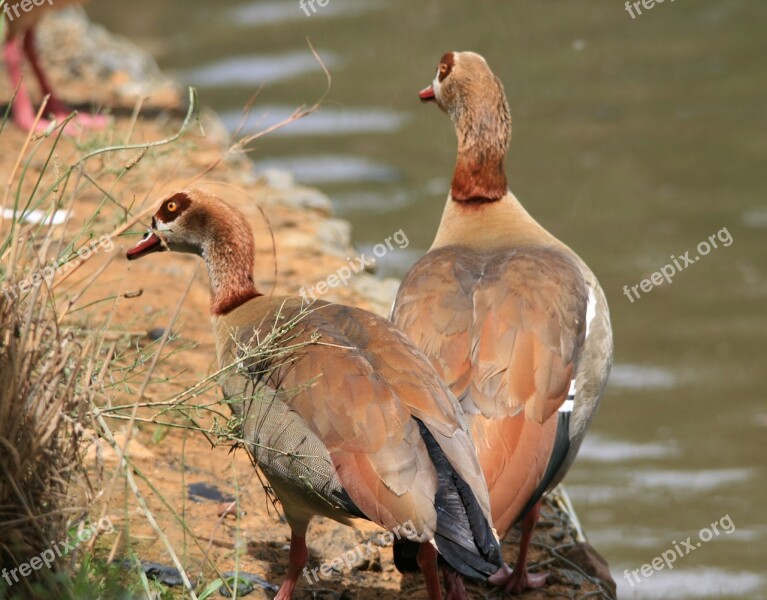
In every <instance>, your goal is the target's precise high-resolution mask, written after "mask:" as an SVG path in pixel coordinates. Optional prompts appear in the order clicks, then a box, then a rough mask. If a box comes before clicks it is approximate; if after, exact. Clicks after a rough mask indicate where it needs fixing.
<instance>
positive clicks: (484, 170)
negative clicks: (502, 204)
mask: <svg viewBox="0 0 767 600" xmlns="http://www.w3.org/2000/svg"><path fill="white" fill-rule="evenodd" d="M503 158H504V157H503V154H500V155H499V153H498V152H487V151H485V152H477V151H476V150H474V149H472V150H468V151H461V150H460V149H459V152H458V160H457V162H456V165H455V171H454V173H453V181H452V183H451V186H450V195H451V197H452V199H453V200H455V201H456V202H465V203H469V204H474V203H485V202H495V201H497V200H500V199H501V198H503V197H504V196H505V195H506V191H507V189H508V184H507V181H506V173H505V171H504V167H503Z"/></svg>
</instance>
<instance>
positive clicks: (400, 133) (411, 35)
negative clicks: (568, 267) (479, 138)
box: [88, 0, 767, 599]
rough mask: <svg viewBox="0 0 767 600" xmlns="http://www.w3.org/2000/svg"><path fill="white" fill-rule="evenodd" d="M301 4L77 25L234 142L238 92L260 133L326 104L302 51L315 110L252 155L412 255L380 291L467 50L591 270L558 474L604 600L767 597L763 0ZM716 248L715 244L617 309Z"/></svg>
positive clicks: (415, 210) (184, 3) (441, 153)
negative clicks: (606, 332)
mask: <svg viewBox="0 0 767 600" xmlns="http://www.w3.org/2000/svg"><path fill="white" fill-rule="evenodd" d="M306 6H307V10H308V11H309V13H310V14H309V16H307V14H306V13H305V11H304V10H303V9H302V8H301V7H300V5H299V0H284V1H279V2H278V1H271V2H269V1H267V2H253V1H245V0H223V1H221V0H219V1H217V2H210V1H202V0H165V1H163V2H156V1H155V0H133V1H132V2H130V3H117V2H114V1H109V0H101V1H100V2H94V3H92V4H91V5H89V7H88V12H89V14H90V15H91V16H92V17H93V18H94V20H96V21H99V22H102V23H104V24H105V25H106V26H107V27H108V28H109V29H111V30H112V31H115V32H118V33H122V34H125V35H127V36H129V37H130V38H131V39H133V40H134V41H135V42H136V43H138V44H139V45H141V46H143V47H145V48H146V49H148V50H149V51H150V52H152V53H153V54H154V55H155V56H156V57H157V59H158V61H159V63H160V65H161V67H162V68H163V69H164V70H165V71H166V72H167V73H169V74H171V75H173V76H175V77H177V78H178V79H179V80H180V81H181V82H183V83H188V84H192V85H195V86H197V87H198V89H199V93H200V98H201V101H202V102H203V103H204V104H206V105H208V106H211V107H213V108H215V109H216V110H217V111H219V113H220V114H221V115H222V116H223V118H224V121H225V122H226V123H227V124H228V125H230V126H234V124H236V123H237V121H238V120H239V115H240V111H241V109H242V107H243V106H244V105H245V103H246V102H247V101H248V99H249V98H250V97H251V96H252V95H253V94H254V93H255V92H256V91H258V90H260V92H259V96H258V99H257V102H256V105H255V107H256V110H255V112H254V114H253V117H252V118H253V119H254V120H253V123H254V124H255V123H259V124H261V125H265V124H269V123H272V122H274V121H275V120H277V119H280V118H283V117H284V116H285V115H288V114H290V113H291V112H292V111H293V110H294V108H295V107H296V106H298V105H301V104H304V103H307V104H311V103H313V102H314V101H315V100H316V99H317V98H319V97H320V96H321V95H322V94H323V92H324V89H325V80H324V75H323V74H322V71H321V70H320V68H319V67H318V65H317V63H316V61H315V60H314V58H313V57H312V55H311V53H310V51H309V49H308V46H307V43H306V38H307V36H308V37H309V38H310V39H311V41H312V43H313V44H314V46H315V47H316V48H317V50H318V52H319V53H320V55H321V56H322V58H323V60H324V62H325V64H326V65H327V66H328V68H329V69H330V71H331V72H332V76H333V81H332V88H331V91H330V94H329V96H328V98H327V100H326V102H325V104H324V106H323V108H322V110H321V111H320V112H318V113H316V114H314V115H312V116H311V117H309V118H307V119H306V120H303V121H300V122H298V123H295V124H294V125H292V126H291V127H289V128H286V129H284V130H282V131H280V132H279V134H277V135H273V136H270V137H268V138H264V139H261V140H259V142H258V146H257V147H256V148H255V149H254V152H253V154H252V156H253V158H254V159H255V161H256V162H257V163H258V166H259V168H265V167H268V166H278V167H286V168H289V169H290V170H292V171H293V172H294V173H295V174H296V176H297V178H298V179H299V180H300V181H304V182H306V183H308V184H312V185H316V186H318V187H319V188H321V189H322V190H323V191H325V192H326V193H328V194H329V195H330V196H331V197H332V199H333V201H334V204H335V207H336V211H337V213H338V214H339V215H340V216H342V217H344V218H346V219H348V220H350V221H351V222H352V223H353V225H354V239H355V243H356V244H357V246H359V247H360V249H365V248H370V247H372V246H373V245H375V244H376V243H378V242H380V241H382V240H383V239H385V238H386V237H387V236H389V235H391V234H392V233H393V232H395V231H397V230H399V229H400V228H402V229H404V231H405V232H406V234H407V236H408V238H409V239H410V242H411V244H410V246H409V247H408V248H407V250H402V251H399V252H391V253H389V254H388V255H387V257H386V261H384V262H383V264H382V265H381V270H382V273H384V274H387V275H395V276H397V275H401V274H402V273H404V272H405V270H406V269H407V268H408V266H409V265H410V264H412V262H413V261H414V260H416V259H417V258H418V256H419V255H420V254H421V253H422V252H423V251H424V249H426V248H427V247H428V246H429V244H430V242H431V239H432V237H433V235H434V232H435V230H436V227H437V223H438V220H439V215H440V214H441V211H442V207H443V204H444V200H445V197H446V194H447V189H448V185H449V180H450V176H451V171H452V166H453V161H454V158H455V137H454V133H453V129H452V126H451V124H450V123H449V121H448V119H447V118H446V117H445V116H444V115H443V114H441V113H440V111H439V110H437V109H436V108H435V107H434V106H430V105H429V106H423V105H420V104H419V102H418V99H417V96H416V94H417V92H418V90H420V89H421V88H422V87H424V86H425V85H426V84H427V83H428V81H429V80H430V79H431V77H432V74H433V70H434V68H435V66H436V63H437V61H438V59H439V57H440V56H441V55H442V54H443V53H444V52H446V51H449V50H461V49H472V50H475V51H478V52H480V53H482V54H483V55H485V57H486V58H487V59H488V61H489V63H490V65H491V66H492V67H493V69H494V70H495V72H496V73H497V75H498V76H499V77H500V78H501V79H502V80H503V81H504V83H505V86H506V90H507V93H508V96H509V102H510V104H511V107H512V112H513V119H514V136H513V140H512V145H511V151H510V154H509V158H508V172H509V175H510V177H509V179H510V184H511V187H512V189H513V190H514V192H515V193H516V195H517V197H518V198H519V199H520V200H521V201H522V202H523V203H524V204H525V205H526V206H527V208H528V209H529V210H530V212H532V213H533V215H535V216H536V217H537V218H538V220H539V221H541V222H542V223H543V224H544V225H545V226H546V227H547V228H548V229H549V230H551V231H552V232H554V233H555V234H556V235H557V236H559V237H560V238H561V239H562V240H564V241H566V242H567V243H568V244H569V245H570V246H571V247H572V248H574V249H575V250H576V251H577V252H578V253H579V254H580V255H581V256H582V257H583V258H584V259H585V260H586V262H588V263H589V265H590V266H591V267H592V269H593V270H594V272H595V273H596V274H597V275H598V277H599V278H600V280H601V282H602V285H603V287H604V288H605V291H606V293H607V296H608V300H609V301H610V305H611V309H612V318H613V327H614V330H615V338H616V367H615V370H614V373H613V376H612V379H611V382H610V385H609V388H608V391H607V395H606V398H605V401H604V404H603V408H602V409H601V412H600V414H599V416H598V418H597V420H596V422H595V424H594V427H593V431H592V435H591V436H590V438H589V439H588V441H587V443H586V445H585V447H584V448H583V451H582V454H581V457H580V459H579V460H578V462H577V464H576V466H575V467H574V468H573V470H572V472H571V473H570V475H569V477H568V479H567V489H568V490H569V492H570V494H571V496H572V498H573V501H574V503H575V505H576V508H577V509H578V513H579V515H580V517H581V520H582V521H583V524H584V527H585V529H586V531H587V532H588V534H589V536H590V540H591V541H592V543H593V544H594V545H595V546H596V547H597V548H598V549H599V551H600V552H602V553H603V554H604V555H605V557H606V558H607V559H608V560H609V562H610V564H611V566H612V568H613V571H614V575H615V578H616V580H617V581H618V583H619V586H620V595H621V597H623V598H701V597H706V598H749V599H750V598H765V597H767V574H766V573H765V565H766V564H767V550H765V548H767V519H766V518H765V512H767V511H766V509H765V507H767V484H765V453H766V450H767V447H766V446H767V444H766V443H765V441H766V440H767V406H765V403H764V397H765V393H766V390H765V388H766V387H767V386H765V383H767V378H766V377H765V370H766V368H767V365H766V364H765V338H766V334H767V318H766V317H765V301H766V300H767V261H765V258H766V257H767V251H766V250H765V242H764V240H765V234H766V233H767V198H766V197H765V190H767V169H766V168H765V158H766V157H767V136H766V135H765V126H766V125H767V110H766V109H767V103H765V100H766V99H767V98H765V92H766V91H767V78H766V77H765V75H767V73H766V72H765V60H764V57H765V55H767V36H765V35H764V23H765V22H767V3H765V2H764V1H763V0H730V1H728V2H721V1H718V2H714V1H710V0H696V1H695V2H692V1H689V2H675V3H671V2H666V3H663V4H656V5H655V6H654V7H653V8H652V9H651V10H646V9H643V13H642V14H641V15H636V14H635V16H634V18H632V16H631V15H630V14H629V13H628V12H627V11H626V10H625V9H624V5H623V3H622V2H619V1H612V2H608V1H606V0H599V1H595V2H589V3H585V2H572V1H571V0H551V1H547V2H533V1H532V0H527V1H517V2H483V3H475V4H472V5H471V6H470V5H469V3H467V2H458V1H457V0H443V1H437V0H426V1H424V2H417V3H414V2H405V1H404V0H392V1H389V2H383V1H382V0H380V1H375V0H328V1H327V2H326V6H324V7H323V6H320V5H319V4H317V3H316V2H315V4H314V6H315V8H316V9H317V11H316V13H312V12H311V8H310V7H309V6H308V4H307V5H306ZM725 232H726V233H725ZM717 233H720V236H719V238H717V239H719V240H725V239H730V243H729V244H727V245H725V244H723V243H721V244H718V246H719V247H718V248H717V249H712V250H710V252H708V253H707V254H706V255H705V256H701V258H700V260H699V261H698V262H696V263H695V264H691V265H689V266H688V267H687V268H686V269H684V270H683V271H681V272H679V273H678V274H677V275H676V276H675V277H674V278H673V280H672V282H671V283H670V284H664V285H661V286H658V287H656V288H654V289H652V290H651V291H650V292H641V290H640V293H641V295H640V297H639V298H636V297H634V298H633V299H629V298H628V297H627V295H625V293H624V286H628V287H629V288H630V287H631V286H634V285H636V284H639V282H640V281H641V280H642V279H644V278H645V277H647V276H648V275H650V274H652V273H653V272H654V271H657V270H659V269H660V268H661V267H663V266H664V265H666V264H667V263H670V262H671V260H672V259H671V256H672V255H673V256H675V257H680V256H682V255H684V253H685V252H686V251H688V250H689V251H690V256H694V255H695V254H697V253H698V248H697V247H698V244H699V243H700V242H701V241H706V240H709V236H711V235H714V236H716V234H717ZM704 250H705V248H704ZM728 516H729V517H728ZM728 519H729V520H728ZM715 522H716V523H718V524H719V525H720V526H719V527H718V531H719V534H718V535H716V534H714V533H713V531H712V529H711V525H712V523H715ZM729 523H731V524H732V527H729V525H728V524H729ZM726 525H727V527H725V526H726ZM704 528H708V529H707V530H708V531H709V532H710V535H711V539H710V541H705V538H707V537H709V533H705V532H704V531H702V530H703V529H704ZM728 531H729V533H728ZM688 536H689V537H690V538H691V540H690V541H691V543H692V545H693V547H694V551H691V550H687V551H686V552H689V554H685V555H684V556H682V557H680V558H676V559H675V562H674V563H673V565H672V566H673V569H670V568H668V567H666V566H664V568H663V569H662V570H659V571H653V573H652V575H651V576H650V577H647V578H642V579H641V581H640V582H639V583H637V582H636V581H635V580H634V581H633V585H632V584H630V583H628V582H627V580H626V579H625V578H624V576H623V573H624V570H625V569H628V570H629V571H632V570H635V569H640V568H641V567H642V565H644V564H645V563H650V562H651V561H652V560H653V558H655V557H658V556H661V555H662V554H663V553H664V552H667V551H670V550H671V549H672V548H674V546H675V545H680V544H681V541H682V540H686V539H687V538H688ZM701 540H703V541H701ZM697 542H700V546H697V545H695V544H696V543H697ZM682 552H683V553H684V552H685V547H684V546H682Z"/></svg>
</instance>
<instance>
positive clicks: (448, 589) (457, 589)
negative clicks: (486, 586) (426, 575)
mask: <svg viewBox="0 0 767 600" xmlns="http://www.w3.org/2000/svg"><path fill="white" fill-rule="evenodd" d="M440 571H442V581H444V582H445V600H468V598H469V596H468V595H467V594H466V588H465V587H464V585H463V577H461V575H460V574H459V573H458V572H457V571H456V570H455V569H453V568H452V567H450V566H448V565H445V564H443V565H440Z"/></svg>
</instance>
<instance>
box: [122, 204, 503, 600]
mask: <svg viewBox="0 0 767 600" xmlns="http://www.w3.org/2000/svg"><path fill="white" fill-rule="evenodd" d="M162 250H174V251H177V252H189V253H193V254H198V255H199V256H201V257H202V258H203V259H204V260H205V263H206V265H207V268H208V275H209V278H210V286H211V320H212V323H213V330H214V334H215V339H216V351H217V356H218V361H219V364H220V366H221V367H222V368H224V367H226V366H228V365H236V368H235V369H233V370H230V371H228V372H227V375H226V376H225V379H224V381H223V383H222V387H223V392H224V396H225V398H226V400H227V402H229V403H230V405H231V407H232V410H233V412H234V413H235V414H236V415H237V416H238V417H241V418H243V438H244V439H245V440H246V442H247V446H248V450H249V452H250V453H251V455H252V456H253V458H254V460H255V461H256V462H257V463H258V465H259V466H260V467H261V469H262V470H263V472H264V473H265V475H266V477H267V479H268V480H269V482H270V484H271V486H272V488H273V490H274V492H275V494H276V495H277V497H278V498H279V500H280V502H281V503H282V506H283V509H284V511H285V517H286V519H287V521H288V524H289V525H290V528H291V533H292V536H291V543H290V564H289V568H288V574H287V577H286V579H285V582H284V583H283V585H282V587H281V588H280V591H279V593H278V594H277V598H278V599H279V600H287V599H289V598H292V596H293V590H294V589H295V587H296V583H297V580H298V578H299V576H300V574H301V573H302V569H303V568H304V565H305V563H306V558H307V549H306V541H305V536H306V530H307V527H308V525H309V522H310V521H311V519H312V517H313V516H314V515H323V516H326V517H329V518H332V519H335V520H337V521H339V522H341V523H346V524H348V523H349V520H350V519H351V518H354V517H359V518H365V519H369V520H371V521H373V522H375V523H377V524H379V525H381V526H382V527H384V528H386V529H388V530H390V531H393V532H395V533H397V532H399V534H400V535H401V534H403V533H404V534H406V535H407V537H408V538H409V539H411V540H413V541H415V542H419V543H420V550H419V553H418V561H419V566H421V569H422V571H423V572H424V576H425V577H426V584H427V589H428V593H429V598H431V599H438V598H440V597H441V591H440V586H439V578H438V573H437V560H436V559H437V552H436V551H435V549H434V548H435V547H436V550H438V551H439V553H440V554H441V555H442V556H443V557H444V559H445V560H446V561H447V562H448V563H449V564H450V565H451V566H452V567H453V568H455V569H456V570H457V571H458V572H460V573H462V574H463V575H466V576H469V577H475V578H480V579H487V578H488V577H489V576H491V575H493V574H495V573H496V572H499V573H500V574H501V575H502V574H503V573H504V572H507V568H506V569H505V570H502V569H503V567H504V565H503V563H502V560H501V553H500V547H499V544H498V541H497V539H496V538H495V536H494V534H493V532H492V529H491V526H490V523H489V521H490V509H489V499H488V495H487V488H486V486H485V482H484V479H483V477H482V471H481V469H480V466H479V462H478V460H477V458H476V451H475V449H474V446H473V444H472V442H471V439H470V435H469V434H468V431H467V429H465V428H464V425H463V420H462V416H461V409H460V406H459V405H458V403H457V401H456V400H455V399H454V397H453V396H452V394H451V393H450V391H449V389H448V388H447V386H445V384H444V383H442V381H441V380H440V379H439V377H438V376H437V374H436V372H435V371H434V369H433V367H432V366H431V365H430V363H429V361H428V359H427V358H426V357H425V356H424V355H423V354H422V353H421V352H420V351H419V350H418V349H417V348H416V347H415V346H414V345H413V344H412V342H410V341H409V340H408V339H407V337H406V336H405V335H404V334H402V333H401V332H400V331H398V330H397V329H396V328H395V327H394V325H393V324H391V322H389V321H387V320H386V319H383V318H381V317H378V316H377V315H374V314H372V313H369V312H367V311H364V310H361V309H357V308H351V307H346V306H340V305H336V304H330V303H327V302H321V301H316V302H314V303H313V304H311V305H310V306H309V307H307V306H306V304H303V303H302V302H301V299H300V298H289V297H282V298H280V297H269V296H264V295H261V294H260V293H259V292H257V291H256V288H255V286H254V282H253V274H252V272H253V261H254V243H253V234H252V231H251V229H250V226H249V225H248V223H247V221H246V220H245V217H244V216H243V215H242V214H241V213H240V212H238V211H237V210H235V209H233V208H232V207H230V206H229V205H227V204H225V203H224V202H223V201H222V200H220V199H218V198H217V197H215V196H213V195H211V194H210V193H209V192H207V191H206V190H203V189H193V190H189V191H183V192H179V193H176V194H174V195H172V196H171V197H170V198H168V199H166V200H165V201H163V202H162V204H161V206H160V208H159V210H158V211H157V212H156V213H155V215H154V217H153V218H152V229H151V230H150V231H149V232H147V235H146V236H145V237H144V238H143V239H142V240H141V241H140V242H139V243H138V244H137V245H136V246H135V247H133V248H132V249H131V250H129V251H128V259H130V260H133V259H137V258H140V257H142V256H144V255H146V254H150V253H152V252H158V251H162ZM270 332H277V333H275V334H272V335H275V336H276V341H275V344H276V345H277V346H278V347H280V348H282V349H283V350H285V352H286V353H287V352H290V353H289V354H285V353H282V354H281V353H277V354H272V355H270V356H272V358H271V359H267V358H264V357H263V356H262V357H254V356H252V353H249V351H250V350H251V348H252V346H253V345H254V343H255V340H257V339H263V338H264V336H266V335H269V334H270ZM290 349H293V350H292V351H290ZM501 575H499V576H501Z"/></svg>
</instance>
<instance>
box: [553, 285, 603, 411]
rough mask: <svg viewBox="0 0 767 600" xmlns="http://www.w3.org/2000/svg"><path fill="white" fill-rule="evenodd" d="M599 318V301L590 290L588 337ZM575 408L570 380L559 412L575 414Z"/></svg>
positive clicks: (572, 386)
mask: <svg viewBox="0 0 767 600" xmlns="http://www.w3.org/2000/svg"><path fill="white" fill-rule="evenodd" d="M596 316H597V299H596V297H595V296H594V290H592V289H591V288H589V301H588V304H586V337H589V333H590V332H591V322H592V321H593V320H594V317H596ZM574 406H575V379H571V380H570V389H569V391H568V392H567V400H565V401H564V402H563V403H562V406H560V407H559V412H573V407H574Z"/></svg>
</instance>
